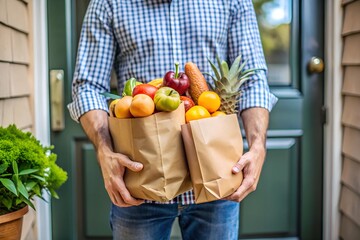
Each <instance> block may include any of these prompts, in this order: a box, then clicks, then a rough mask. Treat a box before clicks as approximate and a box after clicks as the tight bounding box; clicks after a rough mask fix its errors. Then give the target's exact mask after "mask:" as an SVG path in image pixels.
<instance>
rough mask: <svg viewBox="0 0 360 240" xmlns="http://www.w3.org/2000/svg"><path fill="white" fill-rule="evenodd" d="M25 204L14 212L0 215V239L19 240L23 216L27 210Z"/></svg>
mask: <svg viewBox="0 0 360 240" xmlns="http://www.w3.org/2000/svg"><path fill="white" fill-rule="evenodd" d="M28 210H29V207H28V206H26V207H24V208H22V209H20V210H17V211H15V212H11V213H8V214H4V215H0V240H5V239H6V240H20V238H21V229H22V221H23V216H24V215H25V214H26V213H27V212H28Z"/></svg>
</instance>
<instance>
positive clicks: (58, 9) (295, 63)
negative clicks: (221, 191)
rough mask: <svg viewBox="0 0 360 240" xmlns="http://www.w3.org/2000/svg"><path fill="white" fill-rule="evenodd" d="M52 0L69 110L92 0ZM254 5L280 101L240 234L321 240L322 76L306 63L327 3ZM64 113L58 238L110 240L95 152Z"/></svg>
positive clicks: (265, 1)
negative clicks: (64, 174) (64, 175)
mask: <svg viewBox="0 0 360 240" xmlns="http://www.w3.org/2000/svg"><path fill="white" fill-rule="evenodd" d="M47 2H48V35H49V43H48V47H49V70H51V69H63V70H64V71H65V86H66V87H65V104H67V103H69V102H70V101H71V80H72V74H73V69H74V64H75V57H76V47H77V42H78V37H79V31H80V26H81V21H82V18H83V16H84V14H85V10H86V6H87V5H88V3H89V0H75V1H70V0H48V1H47ZM253 2H254V4H255V7H256V11H257V15H258V21H259V28H260V31H261V35H262V40H263V45H264V52H265V54H266V60H267V63H268V67H269V84H270V88H271V91H272V92H273V93H274V94H275V95H276V96H277V97H278V98H279V101H278V103H277V105H276V106H275V108H274V109H273V111H272V113H271V117H270V124H269V131H268V139H267V147H268V153H267V158H266V161H265V164H264V168H263V172H262V175H261V178H260V182H259V184H258V188H257V190H256V191H255V192H254V193H251V194H250V195H249V196H248V198H246V199H245V200H244V201H243V202H242V203H241V210H240V229H239V236H240V238H241V239H246V238H251V239H263V238H266V239H275V238H276V239H321V237H322V232H321V231H322V157H323V156H322V141H323V139H322V138H323V131H322V125H323V121H324V118H323V117H324V114H323V112H322V105H323V82H322V80H323V75H322V74H311V73H309V72H308V71H307V63H308V61H309V59H310V58H311V57H312V56H319V57H322V56H323V26H324V25H323V9H324V6H323V0H321V1H311V0H292V1H291V0H253ZM281 11H282V12H281ZM274 12H275V13H274ZM272 14H273V15H272ZM279 14H280V15H279ZM269 16H272V18H276V19H272V20H269ZM279 16H280V17H279ZM280 18H282V22H281V19H280ZM271 21H272V22H271ZM269 23H271V24H269ZM64 111H65V116H66V117H65V126H66V127H65V130H63V131H60V132H52V135H51V140H52V144H54V145H55V152H56V153H57V154H58V162H59V164H60V165H61V166H62V167H64V168H65V169H66V170H67V171H68V173H69V180H68V182H67V183H66V184H65V186H64V187H62V188H61V189H60V191H59V195H60V200H54V201H53V202H52V219H53V224H52V227H53V239H55V240H56V239H94V240H95V239H111V231H110V225H109V210H110V200H109V199H108V196H107V193H106V191H105V189H104V186H103V180H102V177H101V173H100V169H99V166H98V163H97V161H96V157H95V153H94V149H93V146H92V145H91V143H90V142H89V141H88V139H87V138H86V136H85V135H84V133H83V131H82V129H81V127H80V125H79V124H77V123H75V122H74V121H72V120H71V119H70V116H69V113H68V110H67V109H64ZM243 135H244V136H245V133H244V132H243ZM246 150H247V149H246V144H245V151H246ZM173 233H174V234H173V239H180V233H179V231H178V229H177V230H175V231H173Z"/></svg>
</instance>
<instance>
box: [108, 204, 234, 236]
mask: <svg viewBox="0 0 360 240" xmlns="http://www.w3.org/2000/svg"><path fill="white" fill-rule="evenodd" d="M110 215H111V216H110V219H111V228H112V231H113V236H114V239H116V240H117V239H120V240H132V239H134V240H135V239H136V240H152V239H154V240H155V239H156V240H163V239H164V240H165V239H170V233H171V227H172V224H173V222H174V220H175V218H176V217H179V219H178V221H179V226H180V229H181V235H182V239H183V240H192V239H199V240H202V239H204V240H212V239H214V240H219V239H221V240H235V239H238V228H239V203H235V202H230V201H224V200H219V201H214V202H209V203H202V204H191V205H181V204H149V203H144V204H142V205H140V206H136V207H128V208H120V207H117V206H115V205H113V206H112V209H111V213H110Z"/></svg>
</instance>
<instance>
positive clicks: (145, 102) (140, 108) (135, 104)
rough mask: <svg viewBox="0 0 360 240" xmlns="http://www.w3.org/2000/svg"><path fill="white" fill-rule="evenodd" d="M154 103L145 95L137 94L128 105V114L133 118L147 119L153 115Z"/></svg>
mask: <svg viewBox="0 0 360 240" xmlns="http://www.w3.org/2000/svg"><path fill="white" fill-rule="evenodd" d="M154 110H155V103H154V101H153V100H152V98H151V97H149V96H148V95H146V94H142V93H140V94H137V95H136V96H135V97H134V98H133V100H132V102H131V105H130V112H131V114H132V115H133V116H134V117H147V116H150V115H151V114H153V113H154Z"/></svg>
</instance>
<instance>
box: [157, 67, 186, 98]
mask: <svg viewBox="0 0 360 240" xmlns="http://www.w3.org/2000/svg"><path fill="white" fill-rule="evenodd" d="M163 85H164V86H166V87H171V88H173V89H175V90H176V91H177V92H178V93H179V94H180V95H183V94H184V93H185V92H186V90H187V89H188V88H189V87H190V80H189V78H188V76H187V75H186V74H185V73H183V72H179V63H175V72H174V71H169V72H167V73H166V74H165V76H164V80H163Z"/></svg>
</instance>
